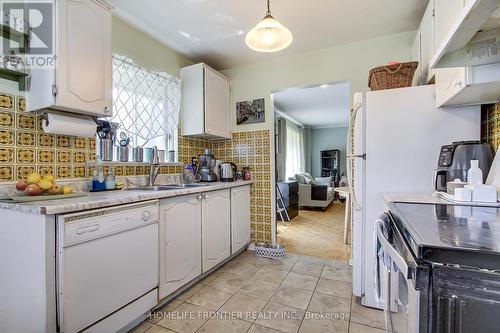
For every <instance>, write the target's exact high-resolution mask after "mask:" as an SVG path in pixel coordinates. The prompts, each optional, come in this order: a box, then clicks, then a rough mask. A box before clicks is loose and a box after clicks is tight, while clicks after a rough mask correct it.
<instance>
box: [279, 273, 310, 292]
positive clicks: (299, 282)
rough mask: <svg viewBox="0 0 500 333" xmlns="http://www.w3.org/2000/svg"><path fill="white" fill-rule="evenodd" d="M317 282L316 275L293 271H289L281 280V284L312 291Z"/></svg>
mask: <svg viewBox="0 0 500 333" xmlns="http://www.w3.org/2000/svg"><path fill="white" fill-rule="evenodd" d="M317 283H318V277H316V276H310V275H305V274H299V273H295V272H290V273H288V275H287V276H286V278H285V280H284V281H283V285H285V286H290V287H295V288H299V289H304V290H310V291H314V288H316V284H317Z"/></svg>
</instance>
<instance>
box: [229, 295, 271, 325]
mask: <svg viewBox="0 0 500 333" xmlns="http://www.w3.org/2000/svg"><path fill="white" fill-rule="evenodd" d="M266 303H267V301H265V300H263V299H258V298H255V297H251V296H246V295H243V294H240V293H238V292H237V293H236V294H234V295H233V297H231V298H230V299H229V301H227V302H226V303H225V304H224V305H223V306H222V308H220V310H219V312H225V313H228V314H229V315H230V316H233V317H236V318H238V319H243V320H246V321H250V322H254V321H255V319H257V317H258V315H259V313H260V311H262V309H263V308H264V306H265V305H266Z"/></svg>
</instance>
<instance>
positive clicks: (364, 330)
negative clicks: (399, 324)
mask: <svg viewBox="0 0 500 333" xmlns="http://www.w3.org/2000/svg"><path fill="white" fill-rule="evenodd" d="M349 332H350V333H384V332H385V330H381V329H378V328H375V327H370V326H365V325H361V324H356V323H353V322H351V324H350V327H349Z"/></svg>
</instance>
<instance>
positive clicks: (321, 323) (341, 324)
mask: <svg viewBox="0 0 500 333" xmlns="http://www.w3.org/2000/svg"><path fill="white" fill-rule="evenodd" d="M348 329H349V322H348V321H347V320H341V319H335V318H334V317H330V316H328V314H319V313H313V312H307V313H306V314H305V316H304V320H303V321H302V324H301V325H300V330H299V333H325V332H335V333H347V332H348Z"/></svg>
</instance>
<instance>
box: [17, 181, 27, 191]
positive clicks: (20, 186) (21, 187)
mask: <svg viewBox="0 0 500 333" xmlns="http://www.w3.org/2000/svg"><path fill="white" fill-rule="evenodd" d="M27 186H28V183H26V182H25V181H24V180H20V181H18V182H17V183H16V189H17V190H18V191H24V190H25V189H26V187H27Z"/></svg>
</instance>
